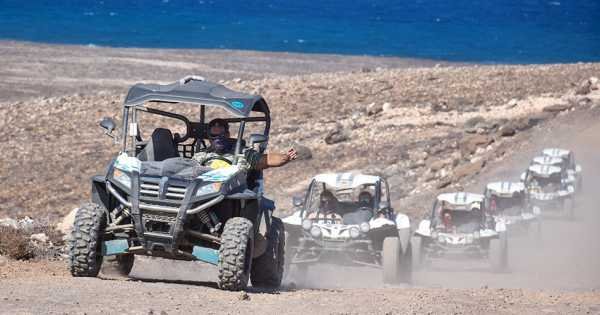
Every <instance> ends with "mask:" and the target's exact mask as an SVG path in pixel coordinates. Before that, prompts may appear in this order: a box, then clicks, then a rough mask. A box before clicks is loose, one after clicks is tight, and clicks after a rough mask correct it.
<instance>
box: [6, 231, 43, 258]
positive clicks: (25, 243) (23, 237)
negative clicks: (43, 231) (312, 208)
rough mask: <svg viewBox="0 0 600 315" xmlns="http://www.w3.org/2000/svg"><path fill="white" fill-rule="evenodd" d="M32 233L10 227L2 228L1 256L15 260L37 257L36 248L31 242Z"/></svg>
mask: <svg viewBox="0 0 600 315" xmlns="http://www.w3.org/2000/svg"><path fill="white" fill-rule="evenodd" d="M30 236H31V234H30V233H27V232H25V231H23V230H19V229H15V228H13V227H9V226H0V255H4V256H8V257H10V258H13V259H21V260H25V259H31V258H33V257H35V253H34V252H35V248H34V247H33V246H31V244H30V242H29V237H30Z"/></svg>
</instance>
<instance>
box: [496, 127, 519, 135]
mask: <svg viewBox="0 0 600 315" xmlns="http://www.w3.org/2000/svg"><path fill="white" fill-rule="evenodd" d="M515 133H517V131H516V130H515V128H514V127H513V126H511V125H504V126H502V127H500V129H498V134H500V136H502V137H512V136H514V135H515Z"/></svg>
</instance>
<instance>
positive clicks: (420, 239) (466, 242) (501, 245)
mask: <svg viewBox="0 0 600 315" xmlns="http://www.w3.org/2000/svg"><path fill="white" fill-rule="evenodd" d="M483 205H484V196H483V195H480V194H473V193H466V192H456V193H444V194H441V195H439V196H437V198H436V200H435V201H434V203H433V208H432V210H431V214H430V215H429V217H428V218H427V219H424V220H422V221H421V222H420V223H419V226H418V228H417V230H416V231H415V232H414V234H413V237H412V240H411V242H412V251H413V252H412V259H413V267H415V268H416V267H420V266H422V265H424V264H425V263H428V262H430V261H433V260H439V259H462V258H472V259H486V258H487V259H489V262H490V264H491V266H492V269H493V270H494V271H503V270H505V269H506V268H507V265H508V241H507V237H506V225H505V224H504V222H503V221H502V220H498V219H497V218H495V217H493V216H489V215H486V211H485V209H483Z"/></svg>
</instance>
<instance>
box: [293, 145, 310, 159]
mask: <svg viewBox="0 0 600 315" xmlns="http://www.w3.org/2000/svg"><path fill="white" fill-rule="evenodd" d="M293 147H294V149H296V152H298V160H310V159H312V157H313V156H312V150H311V149H310V148H309V147H307V146H305V145H302V144H299V143H296V144H294V146H293Z"/></svg>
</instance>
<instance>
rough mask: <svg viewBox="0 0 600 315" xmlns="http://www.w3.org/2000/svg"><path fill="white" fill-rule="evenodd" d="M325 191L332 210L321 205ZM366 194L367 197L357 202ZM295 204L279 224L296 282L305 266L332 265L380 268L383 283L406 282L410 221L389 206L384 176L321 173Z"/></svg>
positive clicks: (408, 260) (409, 259)
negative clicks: (331, 199)
mask: <svg viewBox="0 0 600 315" xmlns="http://www.w3.org/2000/svg"><path fill="white" fill-rule="evenodd" d="M324 192H330V193H332V194H333V196H334V198H335V206H334V207H333V211H330V210H331V209H327V210H326V209H324V208H323V205H322V204H321V203H322V201H321V199H320V198H321V196H322V195H323V194H324ZM365 195H367V196H371V197H372V198H367V199H366V202H361V201H359V200H358V198H359V196H365ZM369 201H370V202H369ZM294 203H295V204H296V205H297V206H299V207H300V210H297V211H296V212H294V213H293V214H292V215H291V216H289V217H286V218H284V219H283V222H284V224H285V226H286V233H288V237H287V242H288V243H287V244H288V252H289V256H288V258H287V260H286V261H288V263H289V264H290V265H295V266H296V267H297V268H298V270H299V272H300V273H301V274H302V275H301V276H300V277H299V278H303V276H305V275H304V274H305V273H306V272H307V271H308V268H309V266H310V265H313V264H315V263H334V264H338V265H351V266H352V265H353V266H357V265H358V266H372V267H376V268H382V269H383V281H384V282H385V283H397V282H410V281H411V275H412V267H411V258H410V255H411V250H410V242H409V237H410V221H409V219H408V217H407V216H406V215H404V214H400V213H398V214H396V213H394V210H393V209H392V208H391V207H390V199H389V187H388V184H387V182H386V181H385V180H384V179H383V178H381V177H378V176H370V175H363V174H356V175H354V174H351V173H341V174H320V175H317V176H315V177H314V178H313V179H312V181H311V183H310V185H309V186H308V190H307V192H306V195H305V196H304V197H303V198H295V202H294Z"/></svg>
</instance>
